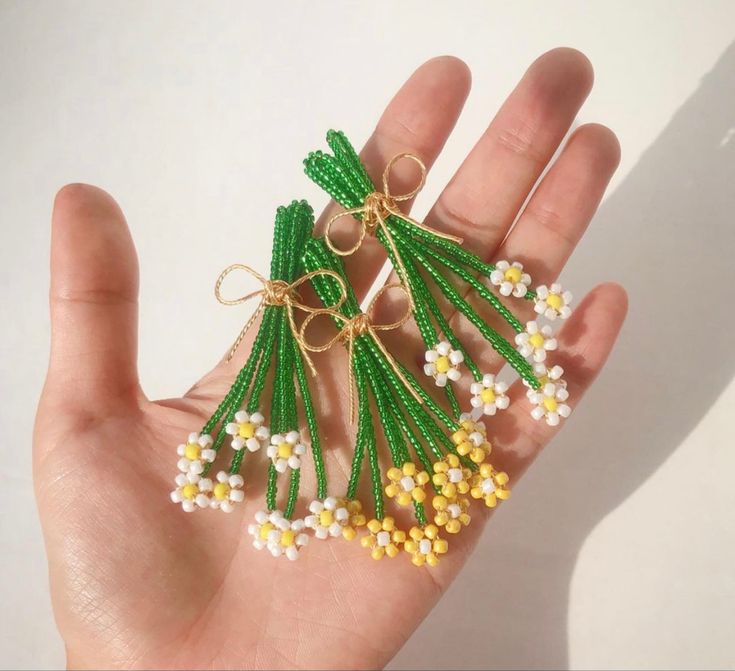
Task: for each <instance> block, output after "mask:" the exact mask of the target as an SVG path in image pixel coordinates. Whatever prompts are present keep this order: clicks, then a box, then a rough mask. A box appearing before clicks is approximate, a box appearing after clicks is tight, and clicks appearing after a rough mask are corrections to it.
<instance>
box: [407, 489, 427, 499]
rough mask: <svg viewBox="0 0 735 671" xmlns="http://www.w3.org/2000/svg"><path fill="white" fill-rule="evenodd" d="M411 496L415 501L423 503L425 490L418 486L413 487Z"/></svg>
mask: <svg viewBox="0 0 735 671" xmlns="http://www.w3.org/2000/svg"><path fill="white" fill-rule="evenodd" d="M411 496H412V497H413V500H414V501H416V502H417V503H423V502H424V501H425V500H426V492H425V491H424V490H423V489H421V488H420V487H414V488H413V491H412V492H411Z"/></svg>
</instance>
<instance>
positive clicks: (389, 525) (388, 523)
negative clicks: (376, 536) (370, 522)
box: [383, 517, 396, 531]
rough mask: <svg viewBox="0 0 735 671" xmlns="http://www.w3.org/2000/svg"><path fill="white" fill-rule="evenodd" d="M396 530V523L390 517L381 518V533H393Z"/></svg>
mask: <svg viewBox="0 0 735 671" xmlns="http://www.w3.org/2000/svg"><path fill="white" fill-rule="evenodd" d="M395 528H396V521H395V520H394V519H393V518H392V517H384V518H383V531H393V529H395Z"/></svg>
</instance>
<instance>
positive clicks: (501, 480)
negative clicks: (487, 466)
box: [495, 471, 510, 487]
mask: <svg viewBox="0 0 735 671" xmlns="http://www.w3.org/2000/svg"><path fill="white" fill-rule="evenodd" d="M509 479H510V478H508V474H507V473H504V472H502V471H501V472H500V473H497V474H496V475H495V482H497V483H498V484H499V485H500V486H501V487H502V486H503V485H507V484H508V480H509Z"/></svg>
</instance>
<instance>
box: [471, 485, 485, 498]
mask: <svg viewBox="0 0 735 671" xmlns="http://www.w3.org/2000/svg"><path fill="white" fill-rule="evenodd" d="M470 496H472V498H473V499H481V498H482V488H481V487H473V488H472V489H470Z"/></svg>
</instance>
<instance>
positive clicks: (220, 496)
mask: <svg viewBox="0 0 735 671" xmlns="http://www.w3.org/2000/svg"><path fill="white" fill-rule="evenodd" d="M212 493H213V494H214V498H215V499H217V500H218V501H224V500H225V499H226V498H227V497H228V496H229V495H230V485H228V484H227V483H226V482H218V483H217V484H216V485H215V486H214V489H213V490H212Z"/></svg>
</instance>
